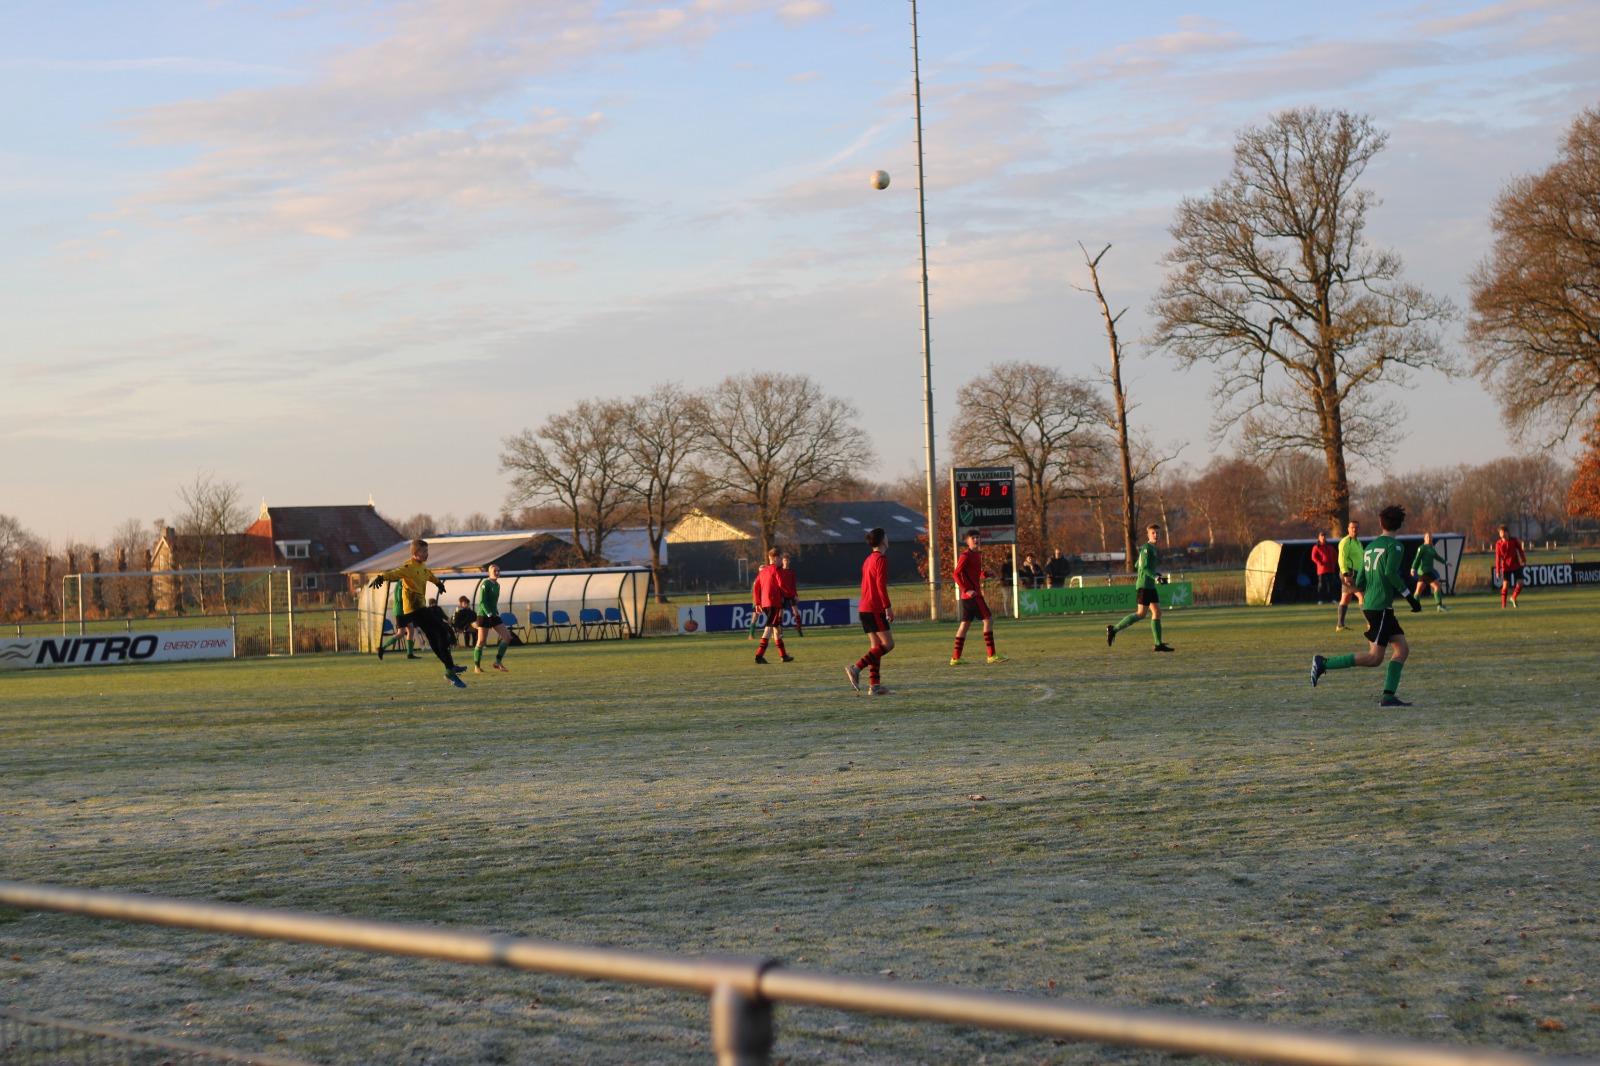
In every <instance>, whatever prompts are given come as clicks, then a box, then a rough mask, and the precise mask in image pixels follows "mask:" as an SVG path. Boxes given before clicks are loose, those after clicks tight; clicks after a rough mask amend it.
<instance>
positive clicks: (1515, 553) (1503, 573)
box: [1494, 526, 1528, 609]
mask: <svg viewBox="0 0 1600 1066" xmlns="http://www.w3.org/2000/svg"><path fill="white" fill-rule="evenodd" d="M1527 565H1528V557H1527V556H1526V555H1524V554H1523V552H1522V541H1520V540H1518V539H1517V538H1516V537H1513V536H1511V535H1510V534H1509V533H1508V532H1507V530H1506V527H1505V526H1501V527H1500V539H1499V540H1497V541H1495V542H1494V574H1495V576H1496V577H1498V578H1499V579H1500V606H1501V608H1502V609H1504V607H1505V605H1506V593H1508V592H1509V593H1510V594H1511V606H1513V607H1515V606H1516V605H1517V597H1518V596H1520V595H1521V594H1522V568H1523V567H1524V566H1527Z"/></svg>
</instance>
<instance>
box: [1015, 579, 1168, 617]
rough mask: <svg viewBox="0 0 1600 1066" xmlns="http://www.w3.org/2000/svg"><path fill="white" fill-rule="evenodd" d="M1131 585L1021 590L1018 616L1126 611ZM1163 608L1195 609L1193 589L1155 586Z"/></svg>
mask: <svg viewBox="0 0 1600 1066" xmlns="http://www.w3.org/2000/svg"><path fill="white" fill-rule="evenodd" d="M1134 592H1135V589H1134V587H1133V586H1132V585H1085V586H1084V587H1083V588H1064V589H1023V590H1022V591H1021V592H1020V593H1019V594H1018V601H1017V602H1018V606H1019V607H1020V613H1021V614H1022V615H1023V616H1024V617H1027V616H1029V615H1041V614H1084V613H1088V612H1091V611H1121V612H1124V613H1126V612H1128V611H1131V610H1133V608H1134ZM1156 595H1157V596H1158V597H1160V600H1161V606H1162V607H1192V606H1194V586H1193V585H1191V584H1189V582H1187V581H1174V582H1172V583H1171V584H1167V585H1157V586H1156Z"/></svg>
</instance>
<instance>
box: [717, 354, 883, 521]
mask: <svg viewBox="0 0 1600 1066" xmlns="http://www.w3.org/2000/svg"><path fill="white" fill-rule="evenodd" d="M857 417H858V415H857V412H856V409H855V406H854V405H853V404H851V403H850V402H849V401H848V400H841V399H839V398H837V397H834V396H829V395H827V394H826V393H824V392H823V391H822V386H820V385H818V384H817V383H816V382H815V381H813V380H812V379H811V378H809V377H805V376H804V375H800V374H761V373H751V374H740V375H736V376H734V377H730V378H726V379H724V380H723V381H722V383H721V384H719V385H717V386H716V387H715V388H713V389H712V390H711V391H710V392H709V393H707V394H706V397H705V404H704V406H703V407H702V408H701V421H700V424H699V426H698V429H699V430H700V432H701V433H702V435H703V436H704V439H705V444H706V456H705V463H706V479H707V486H708V488H709V489H710V490H711V491H715V492H720V493H722V494H723V495H724V496H726V497H727V498H728V499H729V500H731V501H734V502H738V503H745V504H749V505H751V506H753V507H754V508H755V513H756V521H757V522H758V524H759V525H760V527H761V549H762V551H765V550H766V549H767V548H769V547H771V546H772V544H773V543H774V541H775V540H776V538H777V531H778V525H779V523H780V522H781V521H782V520H783V516H784V513H785V512H786V511H788V510H789V509H790V508H792V507H800V506H803V505H804V504H807V503H810V502H812V501H813V500H816V499H818V498H820V497H821V496H823V495H824V494H825V493H827V492H828V490H829V489H830V488H832V486H833V485H835V484H837V483H838V482H840V481H843V480H844V479H845V478H848V477H853V476H854V475H855V472H856V468H857V467H859V466H861V465H862V464H864V463H865V462H866V461H867V459H868V458H869V456H870V454H871V452H870V447H869V442H868V440H867V435H866V434H865V433H863V432H862V431H861V430H860V429H858V428H857V427H856V425H855V420H856V418H857Z"/></svg>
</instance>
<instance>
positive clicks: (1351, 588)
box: [1333, 520, 1361, 633]
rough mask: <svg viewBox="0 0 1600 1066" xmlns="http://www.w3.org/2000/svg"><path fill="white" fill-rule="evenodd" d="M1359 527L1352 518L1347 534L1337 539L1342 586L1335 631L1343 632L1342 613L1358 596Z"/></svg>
mask: <svg viewBox="0 0 1600 1066" xmlns="http://www.w3.org/2000/svg"><path fill="white" fill-rule="evenodd" d="M1360 528H1361V527H1360V524H1359V523H1357V522H1355V521H1354V520H1352V521H1351V522H1350V526H1349V529H1350V533H1349V535H1348V536H1346V537H1345V538H1344V539H1343V540H1341V541H1339V580H1340V582H1341V583H1342V584H1343V586H1344V588H1343V591H1341V592H1340V593H1339V621H1338V623H1337V624H1336V625H1334V627H1333V631H1334V632H1335V633H1343V632H1344V629H1345V625H1344V613H1345V611H1346V610H1347V609H1348V608H1349V606H1350V604H1351V603H1353V602H1355V601H1356V600H1357V599H1359V598H1360V597H1358V596H1357V595H1356V575H1357V574H1359V573H1361V538H1360V537H1358V536H1356V533H1357V532H1358V531H1359V530H1360Z"/></svg>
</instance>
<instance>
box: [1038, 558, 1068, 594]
mask: <svg viewBox="0 0 1600 1066" xmlns="http://www.w3.org/2000/svg"><path fill="white" fill-rule="evenodd" d="M1044 572H1045V575H1046V576H1047V577H1048V578H1049V579H1050V587H1051V588H1053V589H1064V588H1066V587H1067V578H1069V577H1071V576H1072V560H1070V559H1068V558H1067V557H1066V556H1065V555H1062V554H1061V549H1060V548H1057V549H1055V551H1054V552H1052V553H1051V555H1050V561H1049V562H1048V563H1045V564H1044Z"/></svg>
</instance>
